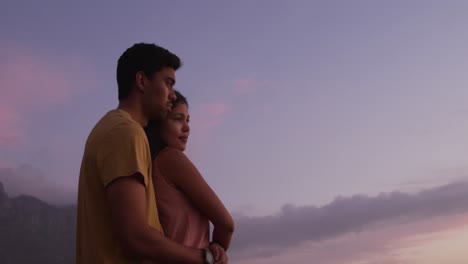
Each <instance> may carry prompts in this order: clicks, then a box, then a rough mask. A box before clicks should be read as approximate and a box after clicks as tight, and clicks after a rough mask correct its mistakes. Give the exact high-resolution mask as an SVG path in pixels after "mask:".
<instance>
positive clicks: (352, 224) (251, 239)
mask: <svg viewBox="0 0 468 264" xmlns="http://www.w3.org/2000/svg"><path fill="white" fill-rule="evenodd" d="M465 212H468V183H467V182H459V183H454V184H449V185H445V186H441V187H437V188H433V189H429V190H425V191H421V192H419V193H417V194H405V193H401V192H393V193H384V194H380V195H378V196H376V197H369V196H366V195H355V196H352V197H348V198H344V197H338V198H336V199H335V200H334V201H333V202H331V203H330V204H328V205H325V206H323V207H314V206H303V207H296V206H293V205H285V206H284V207H283V208H282V210H281V212H280V213H279V214H277V215H271V216H264V217H242V218H239V219H237V220H236V226H237V229H236V233H235V239H234V240H233V243H232V252H233V254H234V255H237V257H239V258H245V257H248V256H252V254H253V255H256V254H257V255H258V254H260V255H262V254H263V255H269V254H273V255H274V254H277V252H281V251H282V250H284V249H285V248H289V247H292V246H297V245H300V244H302V243H305V242H310V241H312V242H319V241H323V240H326V239H330V238H334V237H339V236H342V235H345V234H348V233H352V232H363V231H367V230H371V229H372V228H377V227H379V226H381V225H383V224H385V225H392V224H396V223H398V224H401V223H408V222H413V221H418V220H421V219H428V218H431V217H437V216H446V215H451V214H456V213H465ZM252 249H255V250H252ZM255 251H257V252H255Z"/></svg>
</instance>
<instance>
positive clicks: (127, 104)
mask: <svg viewBox="0 0 468 264" xmlns="http://www.w3.org/2000/svg"><path fill="white" fill-rule="evenodd" d="M117 109H120V110H123V111H125V112H127V113H128V114H129V115H130V116H131V117H132V119H133V120H135V121H136V122H138V123H139V124H140V125H141V126H142V127H145V126H146V125H147V124H148V118H146V117H145V115H144V114H143V109H141V107H140V106H139V105H138V104H136V103H134V102H132V101H130V100H125V101H120V102H119V105H118V106H117Z"/></svg>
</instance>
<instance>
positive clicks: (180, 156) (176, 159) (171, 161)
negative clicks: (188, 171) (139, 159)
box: [156, 147, 191, 165]
mask: <svg viewBox="0 0 468 264" xmlns="http://www.w3.org/2000/svg"><path fill="white" fill-rule="evenodd" d="M156 160H157V163H158V165H161V164H166V165H180V164H181V163H186V162H189V163H191V161H190V159H189V158H188V157H187V156H186V155H185V153H184V152H182V151H180V150H179V149H176V148H172V147H165V148H164V149H163V150H161V151H160V152H159V153H158V155H157V157H156Z"/></svg>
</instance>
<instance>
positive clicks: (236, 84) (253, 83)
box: [232, 78, 267, 95]
mask: <svg viewBox="0 0 468 264" xmlns="http://www.w3.org/2000/svg"><path fill="white" fill-rule="evenodd" d="M266 83H267V82H266V81H259V80H257V79H255V78H240V79H237V80H234V81H233V82H232V87H233V91H234V93H235V94H237V95H247V94H252V93H254V92H256V91H257V90H259V89H260V88H262V87H263V86H264V85H265V84H266Z"/></svg>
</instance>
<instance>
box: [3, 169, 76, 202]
mask: <svg viewBox="0 0 468 264" xmlns="http://www.w3.org/2000/svg"><path fill="white" fill-rule="evenodd" d="M0 182H1V183H3V186H4V188H5V191H6V193H7V194H8V196H9V197H15V196H18V195H32V196H34V197H37V198H39V199H41V200H43V201H45V202H48V203H51V204H71V203H75V202H76V191H75V190H69V189H66V188H65V187H63V186H59V185H56V184H55V183H54V182H53V181H49V180H48V179H47V177H46V176H45V175H44V173H42V172H41V171H40V170H38V169H37V168H34V167H32V166H30V165H27V164H23V165H21V166H18V167H8V168H5V167H4V168H0Z"/></svg>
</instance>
